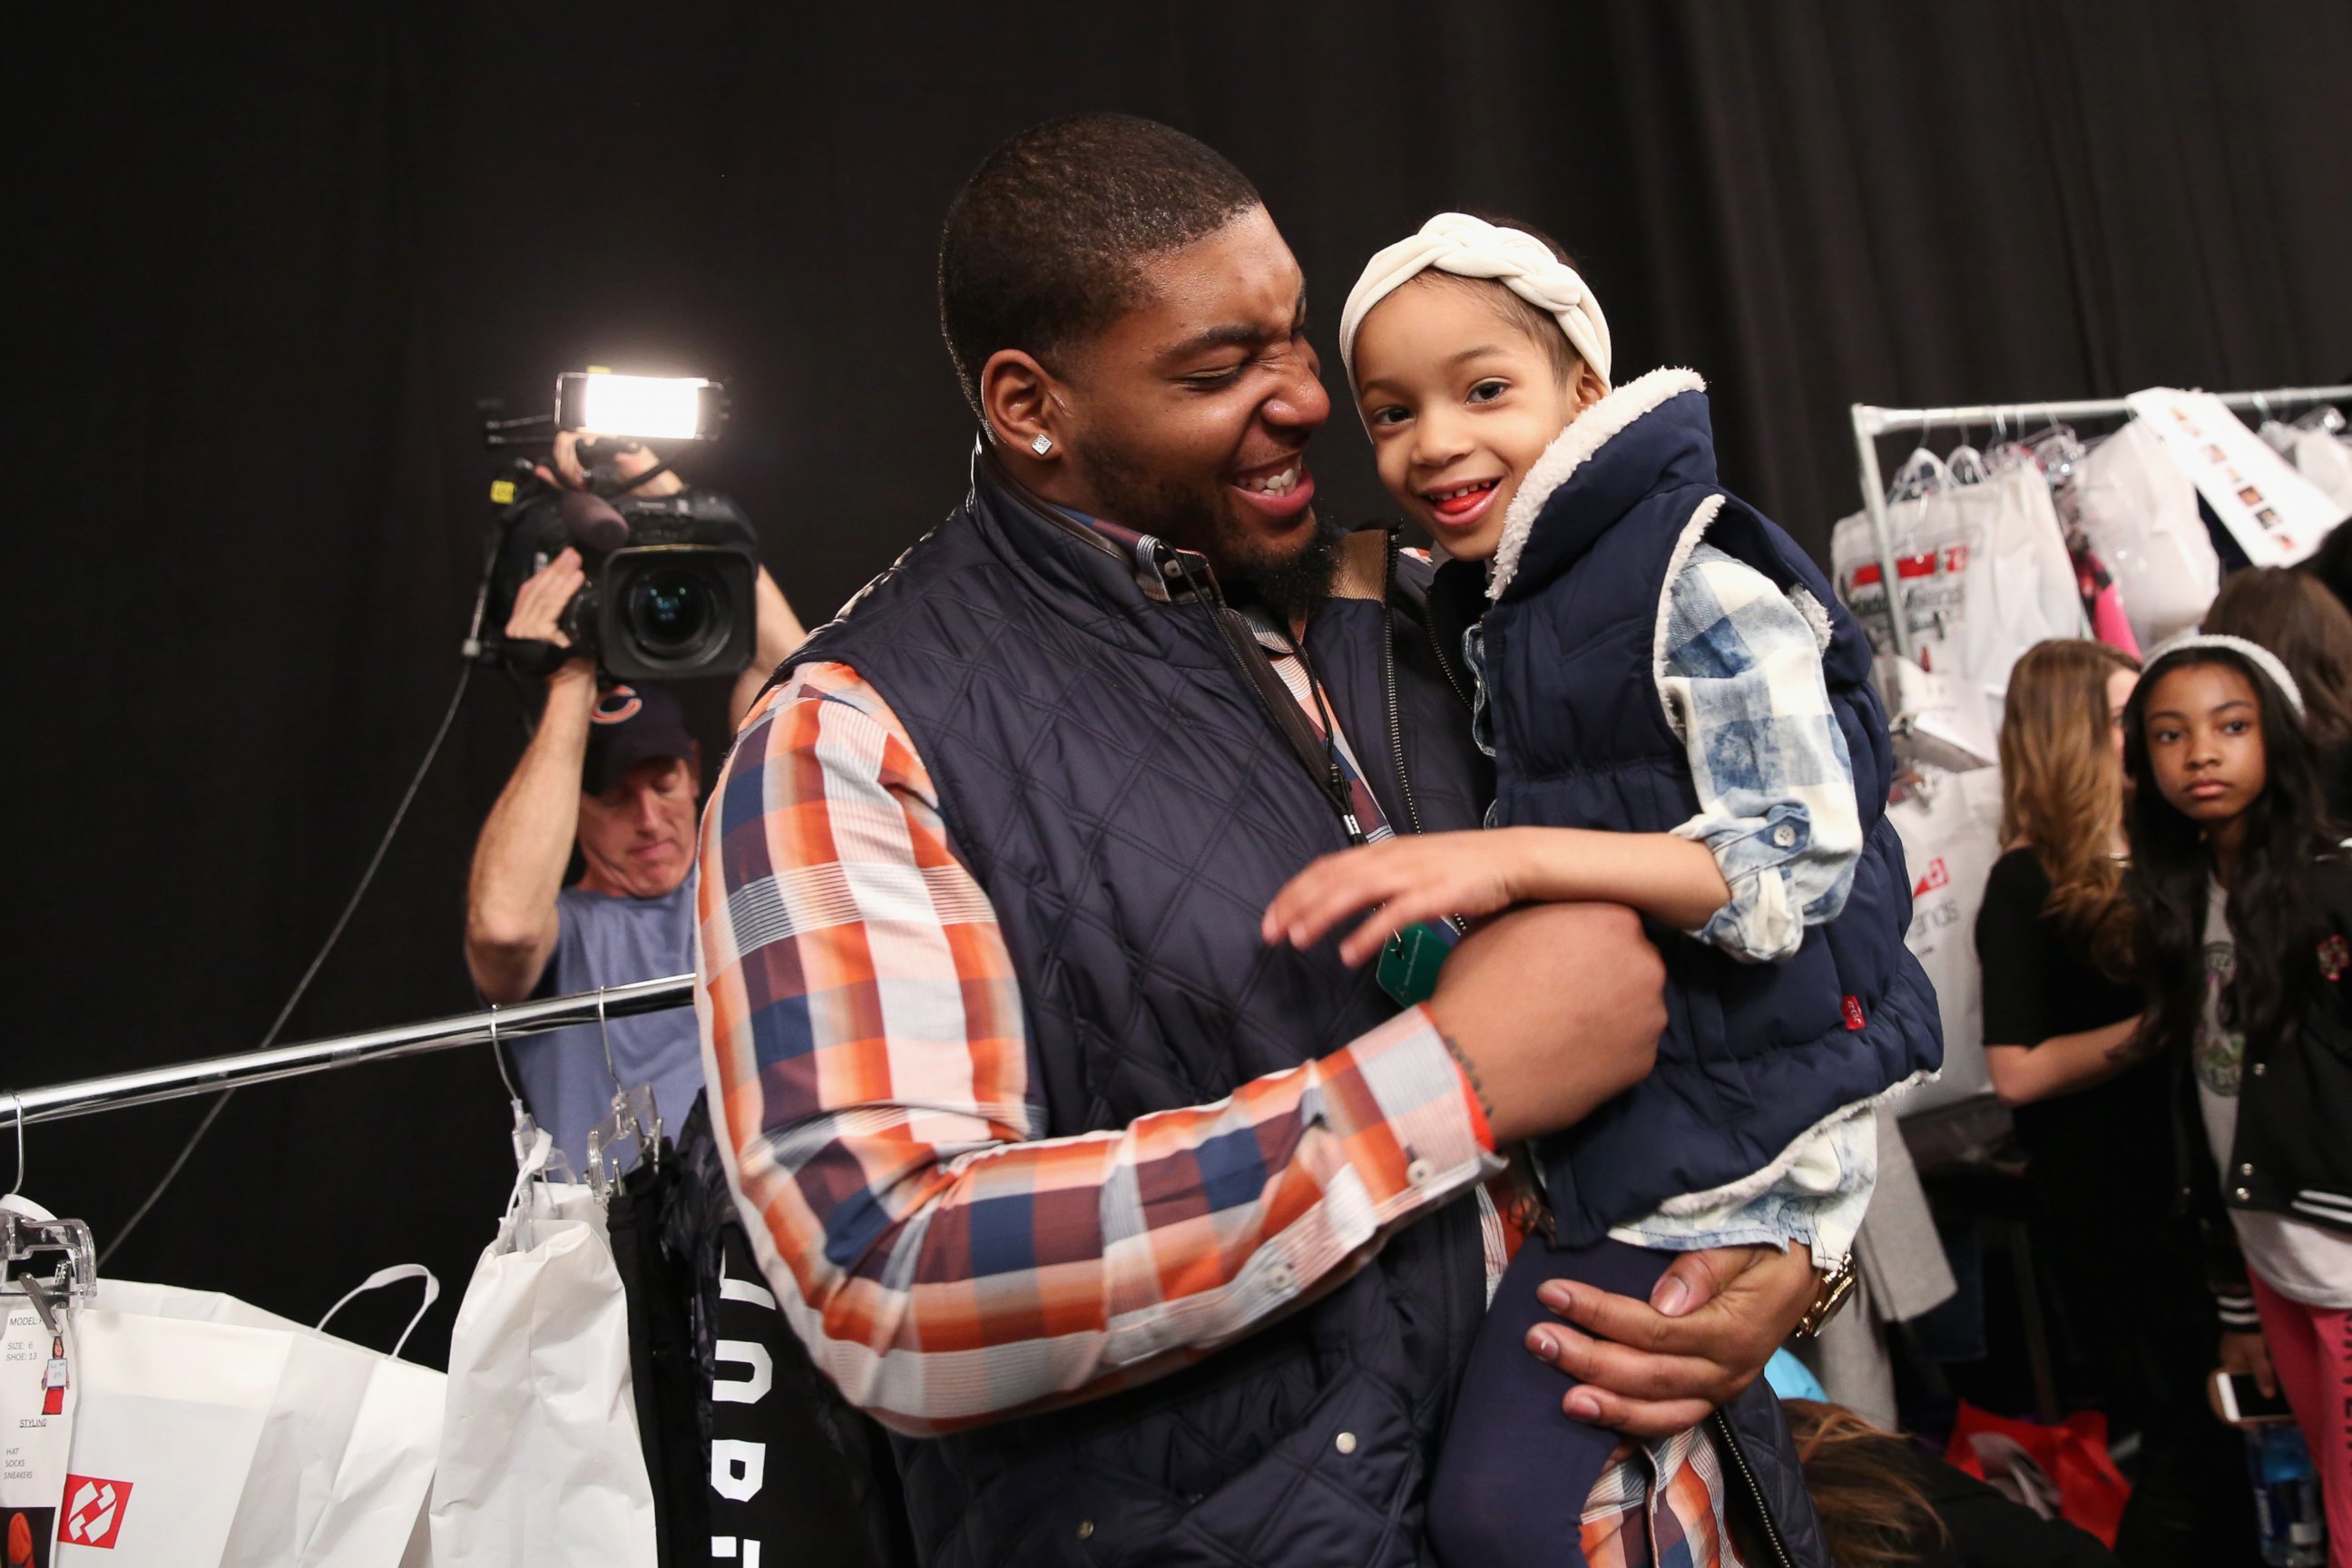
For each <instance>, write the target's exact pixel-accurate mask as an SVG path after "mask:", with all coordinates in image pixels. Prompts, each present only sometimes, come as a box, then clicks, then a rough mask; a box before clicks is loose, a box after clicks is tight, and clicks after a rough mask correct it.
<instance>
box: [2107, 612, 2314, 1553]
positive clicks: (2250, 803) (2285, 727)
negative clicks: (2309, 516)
mask: <svg viewBox="0 0 2352 1568" xmlns="http://www.w3.org/2000/svg"><path fill="white" fill-rule="evenodd" d="M2126 725H2127V728H2126V734H2125V746H2126V765H2127V766H2128V768H2129V769H2130V772H2131V773H2132V776H2133V777H2134V778H2135V779H2136V780H2137V781H2138V785H2139V787H2138V789H2137V791H2136V792H2135V795H2134V797H2133V802H2132V809H2131V816H2130V823H2131V841H2132V869H2131V872H2130V874H2129V876H2128V878H2127V879H2126V886H2127V887H2128V888H2129V889H2130V891H2131V895H2132V900H2133V903H2134V906H2135V911H2136V914H2137V921H2138V944H2139V957H2138V963H2137V970H2138V973H2139V974H2140V976H2141V979H2142V984H2143V985H2144V987H2145V988H2146V990H2147V999H2148V1016H2147V1024H2146V1026H2144V1031H2143V1033H2144V1037H2145V1043H2146V1044H2147V1047H2149V1048H2151V1049H2158V1050H2163V1051H2167V1052H2168V1053H2170V1055H2171V1056H2172V1058H2174V1060H2175V1062H2176V1064H2177V1065H2176V1071H2177V1073H2178V1084H2179V1096H2178V1099H2177V1101H2176V1105H2177V1108H2178V1112H2179V1115H2180V1117H2181V1119H2182V1121H2183V1123H2184V1127H2183V1133H2184V1136H2183V1137H2182V1138H2181V1139H2179V1140H2177V1142H2179V1143H2180V1146H2181V1147H2182V1148H2184V1149H2192V1150H2193V1149H2203V1150H2206V1151H2207V1152H2209V1154H2210V1164H2208V1165H2206V1166H2205V1168H2204V1169H2202V1170H2201V1171H2199V1172H2197V1173H2195V1180H2194V1181H2193V1183H2191V1185H2192V1188H2193V1190H2194V1191H2195V1192H2196V1193H2197V1194H2200V1196H2201V1197H2202V1198H2203V1199H2204V1200H2205V1201H2206V1203H2207V1205H2208V1206H2209V1208H2211V1209H2214V1210H2226V1212H2227V1213H2228V1215H2229V1219H2230V1226H2229V1227H2228V1228H2229V1229H2231V1230H2233V1231H2234V1232H2235V1235H2236V1239H2237V1242H2238V1244H2239V1247H2241V1248H2242V1250H2243V1252H2244V1255H2245V1262H2246V1268H2247V1272H2248V1274H2249V1275H2250V1277H2251V1278H2250V1281H2249V1283H2250V1285H2251V1287H2252V1306H2253V1307H2254V1308H2255V1309H2256V1310H2257V1311H2258V1312H2259V1321H2260V1329H2261V1331H2260V1334H2259V1335H2258V1336H2257V1335H2254V1334H2252V1333H2249V1332H2246V1331H2245V1330H2250V1329H2252V1327H2253V1323H2252V1321H2249V1315H2248V1314H2247V1313H2246V1312H2245V1310H2244V1307H2245V1305H2246V1303H2244V1302H2243V1301H2242V1300H2240V1301H2238V1302H2236V1303H2232V1302H2231V1300H2230V1298H2229V1297H2228V1296H2226V1295H2225V1296H2224V1299H2223V1309H2222V1316H2223V1322H2224V1325H2225V1329H2230V1328H2234V1329H2237V1330H2239V1331H2237V1332H2228V1331H2225V1332H2224V1334H2223V1336H2222V1361H2223V1364H2224V1366H2225V1367H2227V1368H2228V1369H2230V1370H2231V1371H2238V1372H2248V1373H2252V1374H2253V1375H2254V1376H2255V1377H2256V1378H2257V1380H2258V1381H2260V1382H2261V1383H2263V1384H2264V1385H2265V1386H2267V1385H2269V1384H2272V1383H2273V1378H2274V1379H2275V1383H2276V1384H2278V1385H2279V1386H2281V1387H2283V1388H2284V1391H2285V1394H2286V1397H2287V1402H2288V1404H2289V1405H2291V1406H2292V1407H2293V1409H2294V1415H2295V1421H2296V1424H2297V1425H2298V1426H2301V1427H2302V1429H2303V1434H2304V1437H2305V1441H2306V1442H2307V1443H2308V1444H2309V1445H2310V1447H2311V1451H2312V1457H2313V1459H2314V1461H2315V1464H2316V1466H2317V1468H2318V1470H2319V1474H2320V1477H2321V1484H2322V1488H2323V1490H2324V1494H2325V1497H2326V1509H2327V1524H2328V1532H2329V1534H2330V1535H2331V1536H2332V1537H2333V1538H2334V1539H2335V1540H2336V1542H2339V1543H2343V1542H2352V1439H2348V1438H2347V1431H2346V1423H2345V1421H2344V1418H2343V1417H2344V1409H2343V1396H2344V1391H2345V1390H2346V1389H2347V1388H2352V1137H2347V1132H2352V996H2347V980H2346V972H2347V970H2348V969H2352V945H2348V944H2347V932H2352V862H2347V860H2346V859H2345V858H2343V854H2342V851H2341V850H2340V849H2339V848H2338V841H2339V839H2340V838H2341V837H2342V835H2341V834H2340V833H2339V832H2338V831H2337V829H2336V827H2335V826H2333V825H2332V824H2330V823H2329V821H2328V820H2327V815H2326V804H2325V803H2326V781H2325V779H2324V777H2323V775H2322V773H2321V769H2320V764H2319V760H2318V756H2317V752H2316V751H2315V747H2314V745H2313V742H2312V740H2311V737H2310V735H2309V733H2308V732H2307V731H2306V729H2305V715H2304V703H2303V697H2302V694H2301V693H2300V692H2299V691H2298V690H2297V689H2296V686H2295V683H2294V678H2293V677H2292V676H2290V675H2289V674H2288V673H2287V672H2286V668H2285V667H2284V665H2282V664H2281V663H2280V662H2279V660H2278V659H2277V658H2275V657H2273V655H2272V654H2271V653H2270V652H2269V651H2268V650H2267V649H2264V648H2262V647H2257V646H2255V645H2254V644H2252V643H2250V642H2247V641H2245V640H2244V639H2242V638H2239V637H2215V636H2210V635H2194V636H2188V637H2176V638H2174V639H2173V640H2172V641H2171V642H2169V643H2167V644H2166V645H2164V646H2163V647H2160V648H2158V650H2157V651H2156V654H2155V656H2154V657H2153V658H2150V659H2149V661H2148V665H2147V674H2146V675H2145V676H2144V677H2143V678H2142V679H2141V681H2140V685H2139V689H2137V691H2135V692H2134V693H2133V695H2132V700H2131V706H2130V709H2129V710H2128V712H2127V714H2126ZM2213 1217H2214V1218H2215V1219H2216V1220H2218V1218H2219V1215H2218V1213H2216V1214H2215V1215H2213ZM2233 1305H2235V1306H2236V1308H2237V1310H2236V1311H2235V1312H2233V1311H2232V1310H2231V1309H2232V1306H2233ZM2342 1549H2343V1548H2342V1546H2341V1545H2340V1544H2339V1546H2338V1548H2337V1550H2338V1551H2339V1552H2341V1551H2342ZM2336 1561H2341V1558H2337V1559H2336Z"/></svg>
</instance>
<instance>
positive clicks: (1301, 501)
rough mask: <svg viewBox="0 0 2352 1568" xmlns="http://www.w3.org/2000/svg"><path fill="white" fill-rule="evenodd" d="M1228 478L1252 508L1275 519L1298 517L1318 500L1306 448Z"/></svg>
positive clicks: (1268, 518) (1263, 515)
mask: <svg viewBox="0 0 2352 1568" xmlns="http://www.w3.org/2000/svg"><path fill="white" fill-rule="evenodd" d="M1226 482H1227V483H1228V484H1229V485H1231V486H1232V488H1233V489H1235V490H1237V491H1239V492H1240V493H1241V496H1242V498H1243V499H1244V500H1246V501H1247V502H1248V503H1249V505H1250V507H1251V508H1252V510H1255V511H1256V512H1257V513H1258V514H1259V515H1260V516H1262V517H1264V518H1265V519H1266V520H1267V521H1273V522H1287V521H1291V520H1292V519H1294V518H1297V517H1298V516H1299V515H1301V514H1302V513H1304V512H1305V511H1306V510H1307V507H1308V506H1309V505H1311V504H1312V503H1313V502H1314V500H1315V476H1314V475H1313V474H1312V473H1311V472H1309V471H1308V469H1307V454H1306V452H1305V451H1303V450H1301V451H1297V452H1292V453H1290V454H1288V455H1287V456H1285V457H1281V458H1275V459H1274V460H1273V461H1272V462H1269V463H1261V464H1259V465H1258V466H1257V467H1256V468H1244V469H1242V470H1241V471H1239V472H1238V473H1236V474H1234V476H1233V478H1232V479H1228V480H1227V481H1226Z"/></svg>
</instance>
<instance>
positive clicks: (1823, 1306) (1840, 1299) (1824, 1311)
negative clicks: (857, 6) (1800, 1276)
mask: <svg viewBox="0 0 2352 1568" xmlns="http://www.w3.org/2000/svg"><path fill="white" fill-rule="evenodd" d="M1860 1278H1861V1276H1859V1275H1858V1274H1856V1273H1855V1272H1854V1267H1853V1253H1851V1252H1849V1253H1847V1254H1846V1255H1845V1256H1844V1257H1843V1258H1839V1259H1838V1260H1837V1263H1836V1265H1835V1266H1834V1267H1833V1268H1831V1269H1830V1271H1829V1272H1828V1273H1827V1274H1824V1275H1822V1284H1821V1289H1818V1290H1816V1291H1815V1292H1814V1293H1813V1304H1812V1305H1811V1306H1810V1307H1808V1308H1806V1309H1805V1315H1804V1316H1803V1317H1802V1318H1801V1319H1799V1320H1798V1321H1797V1331H1796V1332H1795V1333H1794V1334H1792V1335H1790V1338H1791V1339H1800V1340H1817V1339H1819V1338H1821V1337H1822V1330H1823V1329H1825V1328H1827V1327H1828V1326H1829V1321H1830V1320H1831V1319H1832V1318H1834V1317H1836V1316H1837V1315H1838V1312H1839V1310H1840V1309H1842V1308H1843V1307H1844V1305H1845V1302H1846V1298H1847V1297H1849V1296H1851V1295H1853V1288H1854V1284H1855V1282H1856V1281H1857V1280H1858V1279H1860Z"/></svg>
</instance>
